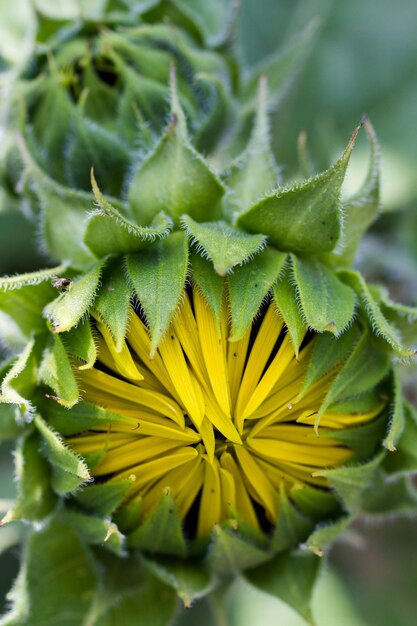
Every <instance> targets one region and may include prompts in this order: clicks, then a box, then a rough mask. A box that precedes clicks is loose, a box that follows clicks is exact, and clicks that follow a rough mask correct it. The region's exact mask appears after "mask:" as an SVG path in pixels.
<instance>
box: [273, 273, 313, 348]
mask: <svg viewBox="0 0 417 626" xmlns="http://www.w3.org/2000/svg"><path fill="white" fill-rule="evenodd" d="M293 283H294V281H293V280H292V278H291V269H290V268H289V267H288V263H287V264H286V267H285V269H284V272H283V273H282V276H280V278H279V281H278V283H277V284H276V285H275V286H274V287H273V290H272V293H273V296H274V303H275V306H276V307H277V311H278V313H279V315H280V316H281V318H282V319H283V321H284V323H285V325H286V327H287V330H288V332H289V333H290V337H291V342H292V345H293V347H294V351H295V354H296V356H298V351H299V349H300V346H301V344H302V341H303V339H304V337H305V334H306V331H307V328H306V325H305V322H304V319H303V316H302V313H301V311H300V306H299V304H298V301H297V293H296V291H295V286H294V284H293Z"/></svg>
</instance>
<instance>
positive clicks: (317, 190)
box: [236, 128, 358, 253]
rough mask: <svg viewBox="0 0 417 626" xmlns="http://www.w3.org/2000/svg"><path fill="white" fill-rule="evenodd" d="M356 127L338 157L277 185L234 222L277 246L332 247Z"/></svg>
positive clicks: (297, 249) (312, 249)
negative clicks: (328, 164)
mask: <svg viewBox="0 0 417 626" xmlns="http://www.w3.org/2000/svg"><path fill="white" fill-rule="evenodd" d="M357 133H358V128H357V129H356V130H355V132H354V133H353V135H352V138H351V140H350V141H349V144H348V147H347V148H346V150H345V152H344V153H343V155H342V157H341V158H340V159H339V160H338V161H337V162H336V163H335V164H334V165H333V167H331V168H330V169H328V170H326V171H325V172H323V173H322V174H319V175H318V176H316V177H315V178H311V179H309V180H307V181H305V182H303V183H300V184H297V185H294V186H293V187H285V188H280V189H278V190H277V191H276V192H275V193H273V194H271V195H269V196H266V197H265V198H263V199H262V200H260V201H259V202H257V203H256V204H254V205H253V206H251V207H250V208H249V209H248V210H247V211H245V212H244V213H241V214H240V215H239V216H238V217H237V219H236V224H237V225H238V226H239V227H240V228H242V229H244V230H246V231H247V232H250V233H263V234H264V235H267V236H268V240H269V242H270V243H271V244H272V245H274V246H276V247H277V248H278V249H280V250H289V251H292V252H301V253H322V252H329V251H331V250H333V249H334V247H335V246H336V244H337V241H338V239H339V237H340V231H341V207H340V190H341V187H342V183H343V179H344V176H345V172H346V168H347V165H348V162H349V157H350V154H351V152H352V148H353V143H354V141H355V138H356V135H357Z"/></svg>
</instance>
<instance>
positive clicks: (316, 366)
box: [299, 324, 360, 399]
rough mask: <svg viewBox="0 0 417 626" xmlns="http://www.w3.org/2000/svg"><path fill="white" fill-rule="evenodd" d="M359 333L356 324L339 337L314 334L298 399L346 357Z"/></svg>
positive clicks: (355, 342) (327, 334)
mask: <svg viewBox="0 0 417 626" xmlns="http://www.w3.org/2000/svg"><path fill="white" fill-rule="evenodd" d="M359 335H360V331H359V328H358V326H357V325H356V324H354V325H353V326H351V328H349V329H348V330H346V331H345V332H344V333H342V334H341V335H340V336H339V337H335V336H334V335H331V334H330V333H323V334H321V335H316V337H315V338H314V347H313V351H312V353H311V357H310V360H309V363H308V368H307V373H306V376H305V379H304V383H303V388H302V390H301V392H300V395H299V399H300V398H302V397H303V396H304V395H305V393H306V392H307V391H308V390H309V389H310V387H311V386H312V385H313V384H314V383H315V382H317V381H318V380H319V379H320V378H321V377H322V376H324V375H325V374H327V373H328V372H330V370H331V369H332V368H333V367H336V365H339V364H340V363H342V361H345V360H346V359H347V358H348V356H349V355H350V354H351V353H352V351H353V349H354V347H355V345H356V344H357V342H358V339H359Z"/></svg>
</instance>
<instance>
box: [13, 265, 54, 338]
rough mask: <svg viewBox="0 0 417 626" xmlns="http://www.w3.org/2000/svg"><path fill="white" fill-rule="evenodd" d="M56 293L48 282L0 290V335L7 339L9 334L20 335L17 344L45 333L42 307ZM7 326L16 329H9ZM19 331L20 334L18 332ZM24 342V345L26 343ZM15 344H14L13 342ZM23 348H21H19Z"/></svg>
mask: <svg viewBox="0 0 417 626" xmlns="http://www.w3.org/2000/svg"><path fill="white" fill-rule="evenodd" d="M16 278H17V277H16ZM55 294H56V291H55V290H54V288H53V287H52V285H51V284H50V283H48V282H42V283H40V284H37V285H23V286H21V287H19V288H18V289H9V290H8V291H3V290H1V289H0V312H2V313H4V314H5V316H3V315H2V316H1V317H0V333H1V335H2V337H3V338H5V339H8V337H9V335H10V333H12V335H14V336H16V333H19V335H21V337H20V340H19V338H17V339H18V341H17V343H20V342H21V340H22V337H23V341H24V340H25V339H26V341H27V340H28V339H29V338H30V337H32V336H33V335H38V334H40V333H43V332H45V330H46V324H45V320H44V318H43V317H42V310H43V308H44V306H45V305H46V304H47V303H48V302H50V301H51V299H53V298H54V297H55ZM9 324H13V325H14V326H15V327H16V328H15V331H14V333H13V329H12V328H10V329H9ZM19 331H20V332H19ZM26 341H24V343H26ZM13 343H15V342H13ZM20 347H21V348H23V346H20Z"/></svg>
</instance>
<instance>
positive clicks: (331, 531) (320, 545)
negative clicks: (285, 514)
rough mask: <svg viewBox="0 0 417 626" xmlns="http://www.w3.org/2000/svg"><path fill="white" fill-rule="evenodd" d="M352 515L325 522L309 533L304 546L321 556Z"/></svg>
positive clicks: (346, 525) (347, 525)
mask: <svg viewBox="0 0 417 626" xmlns="http://www.w3.org/2000/svg"><path fill="white" fill-rule="evenodd" d="M352 521H353V516H351V515H348V516H345V517H342V518H341V519H338V520H337V521H335V522H325V523H324V524H320V526H319V527H318V528H316V530H315V531H314V532H313V533H312V534H311V535H310V537H309V538H308V540H307V542H306V546H307V547H308V548H310V550H311V551H312V552H314V554H317V555H318V556H323V555H324V554H325V552H326V550H327V548H328V547H329V546H330V545H331V544H332V543H333V542H334V541H335V540H336V539H337V538H338V537H340V535H341V534H342V533H343V532H344V531H345V530H346V529H347V528H348V527H349V526H350V524H351V523H352Z"/></svg>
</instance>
